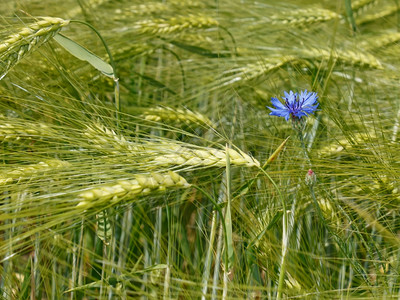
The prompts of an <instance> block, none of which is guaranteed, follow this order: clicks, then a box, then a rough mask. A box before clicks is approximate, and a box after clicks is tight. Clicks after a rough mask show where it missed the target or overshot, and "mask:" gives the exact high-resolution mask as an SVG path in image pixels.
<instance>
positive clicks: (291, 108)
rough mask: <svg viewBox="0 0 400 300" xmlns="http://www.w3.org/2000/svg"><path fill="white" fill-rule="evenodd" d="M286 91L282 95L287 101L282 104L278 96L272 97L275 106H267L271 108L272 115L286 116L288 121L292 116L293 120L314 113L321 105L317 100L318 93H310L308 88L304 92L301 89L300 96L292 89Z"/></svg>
mask: <svg viewBox="0 0 400 300" xmlns="http://www.w3.org/2000/svg"><path fill="white" fill-rule="evenodd" d="M284 93H285V96H284V97H282V99H283V100H284V101H285V103H284V104H282V103H281V102H280V101H279V100H278V98H273V97H272V98H271V102H272V104H273V105H274V106H275V108H271V107H269V106H267V107H268V108H269V109H270V110H271V113H270V115H272V116H278V117H285V119H286V121H288V120H289V117H290V116H291V117H292V119H293V120H294V119H295V117H298V118H299V119H301V117H302V116H308V115H310V114H313V113H314V112H315V111H316V110H317V107H318V105H319V103H318V102H317V99H318V96H317V93H313V92H309V93H308V92H307V90H305V91H304V92H303V91H301V92H300V96H298V95H297V93H293V92H292V91H290V92H289V94H288V93H286V92H284ZM314 104H316V105H314Z"/></svg>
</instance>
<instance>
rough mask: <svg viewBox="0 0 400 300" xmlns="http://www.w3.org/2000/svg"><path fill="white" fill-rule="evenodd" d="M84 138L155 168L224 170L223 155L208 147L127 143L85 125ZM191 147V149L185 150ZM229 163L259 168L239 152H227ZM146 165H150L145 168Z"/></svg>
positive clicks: (95, 145)
mask: <svg viewBox="0 0 400 300" xmlns="http://www.w3.org/2000/svg"><path fill="white" fill-rule="evenodd" d="M85 136H86V137H88V138H89V139H90V140H91V142H92V144H93V145H94V147H95V148H97V149H99V150H101V151H103V152H105V153H108V154H113V155H118V156H121V155H124V156H125V158H126V159H132V156H133V157H134V158H138V157H139V156H141V159H142V160H144V161H146V160H147V162H146V163H153V164H154V165H155V166H163V167H168V166H173V165H179V166H194V167H196V166H205V167H212V166H216V167H225V166H226V152H225V151H224V150H218V149H213V148H207V147H199V146H194V145H189V144H185V146H181V145H179V144H178V143H172V142H166V141H162V140H160V141H159V142H143V143H133V142H129V141H127V139H126V138H125V137H123V136H120V135H117V134H116V133H115V132H114V131H113V130H110V129H108V128H106V127H104V126H102V125H100V124H95V125H93V126H87V130H86V131H85ZM188 145H189V146H191V147H188ZM228 152H229V156H230V162H231V164H233V165H243V166H247V167H254V166H257V167H258V166H260V163H259V162H258V161H257V160H256V159H254V158H252V157H251V156H249V155H247V154H245V153H244V152H242V151H240V150H238V151H236V150H233V149H229V150H228ZM147 166H149V165H147Z"/></svg>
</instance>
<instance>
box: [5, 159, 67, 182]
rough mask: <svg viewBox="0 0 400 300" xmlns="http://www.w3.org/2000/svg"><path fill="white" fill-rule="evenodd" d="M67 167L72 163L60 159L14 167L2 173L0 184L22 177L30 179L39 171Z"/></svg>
mask: <svg viewBox="0 0 400 300" xmlns="http://www.w3.org/2000/svg"><path fill="white" fill-rule="evenodd" d="M67 167H70V163H68V162H66V161H62V160H58V159H51V160H46V161H41V162H39V163H37V164H32V165H27V166H23V167H18V168H14V169H12V170H5V171H3V172H2V173H0V185H6V184H9V183H12V182H14V181H15V180H18V181H19V180H21V179H28V178H31V177H33V176H34V175H35V174H37V173H43V172H46V171H51V170H54V169H61V168H67Z"/></svg>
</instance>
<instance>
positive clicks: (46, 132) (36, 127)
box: [0, 115, 56, 142]
mask: <svg viewBox="0 0 400 300" xmlns="http://www.w3.org/2000/svg"><path fill="white" fill-rule="evenodd" d="M55 135H56V134H55V133H54V132H53V131H52V130H51V129H50V127H49V126H47V125H46V124H43V123H40V122H35V123H32V122H27V121H26V120H21V119H7V118H4V117H3V116H1V115H0V142H5V141H19V140H21V139H32V138H33V137H34V138H42V137H45V136H55Z"/></svg>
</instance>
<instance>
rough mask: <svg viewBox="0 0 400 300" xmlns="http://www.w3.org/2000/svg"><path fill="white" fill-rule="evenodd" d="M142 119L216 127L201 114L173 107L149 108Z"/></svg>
mask: <svg viewBox="0 0 400 300" xmlns="http://www.w3.org/2000/svg"><path fill="white" fill-rule="evenodd" d="M141 117H143V118H144V119H145V120H148V121H155V122H163V123H164V122H170V123H176V124H182V123H183V124H186V125H190V124H192V123H195V124H201V125H206V126H209V127H214V124H213V123H212V122H211V120H210V119H209V118H207V117H206V116H204V115H202V114H200V113H199V112H193V111H191V110H189V109H180V108H172V107H165V106H163V107H155V108H149V109H147V110H146V111H145V112H143V113H142V115H141Z"/></svg>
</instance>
